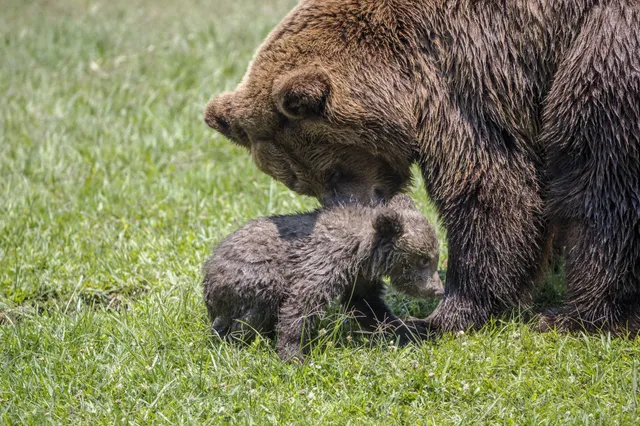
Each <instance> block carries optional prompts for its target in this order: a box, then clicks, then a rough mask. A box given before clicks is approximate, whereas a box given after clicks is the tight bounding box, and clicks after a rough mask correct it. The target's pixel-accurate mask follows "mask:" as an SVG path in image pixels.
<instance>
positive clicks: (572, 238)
mask: <svg viewBox="0 0 640 426" xmlns="http://www.w3.org/2000/svg"><path fill="white" fill-rule="evenodd" d="M205 114H206V117H205V120H206V122H207V123H208V124H209V125H210V126H211V127H213V128H215V129H217V130H218V131H220V132H221V133H223V134H224V135H226V136H227V137H228V138H229V139H231V140H233V141H234V142H236V143H238V144H240V145H242V146H244V147H245V148H247V149H248V150H249V152H250V153H251V156H252V157H253V160H254V162H255V163H256V164H257V166H258V167H259V168H260V169H261V170H263V171H264V172H266V173H268V174H269V175H271V176H273V177H274V178H275V179H277V180H279V181H281V182H283V183H285V184H286V185H288V186H289V187H290V188H291V189H292V190H294V191H296V192H299V193H302V194H308V195H313V196H316V197H318V198H319V199H321V200H324V201H327V200H330V199H331V198H332V197H334V196H344V195H349V196H353V197H356V198H358V199H360V200H364V201H367V200H369V199H372V198H373V199H387V198H389V197H390V196H391V195H392V194H394V193H396V192H398V191H401V190H402V189H403V188H404V186H405V185H406V183H407V182H408V180H409V179H410V170H409V169H410V165H411V164H412V163H413V162H418V164H419V165H420V167H421V170H422V174H423V178H424V180H425V183H426V187H427V191H428V193H429V196H430V197H431V200H433V202H434V203H435V205H436V206H437V208H438V210H439V212H440V214H441V217H442V220H443V224H444V226H445V227H446V229H447V231H448V235H449V250H450V251H449V268H448V271H447V281H446V284H447V286H446V295H445V298H444V299H443V300H442V302H441V303H440V306H438V308H437V309H436V311H435V312H434V313H433V314H432V315H431V316H430V317H429V318H428V322H429V324H430V326H431V327H433V328H436V329H442V330H457V329H466V328H469V327H472V326H475V327H477V326H480V325H482V324H483V323H484V322H485V321H486V320H487V319H488V318H489V316H490V315H492V314H496V313H500V312H501V311H503V310H504V309H507V308H511V307H514V306H517V305H519V304H520V303H522V302H523V301H524V302H526V300H527V294H528V293H529V291H530V289H531V288H532V286H533V285H534V283H535V282H536V280H537V279H538V277H539V275H540V272H541V270H542V268H543V266H544V263H545V262H544V261H545V257H546V252H547V248H548V246H549V240H550V238H551V235H552V232H550V231H549V230H550V229H553V228H558V227H559V228H560V230H561V231H562V232H560V234H561V235H564V242H563V244H564V246H565V248H566V250H565V253H566V259H565V260H566V272H567V277H566V280H567V285H568V297H567V301H566V305H565V306H564V308H563V309H562V310H560V311H559V312H558V313H557V314H556V315H554V316H552V317H549V318H547V321H548V322H547V323H549V322H550V323H551V324H555V325H557V326H558V327H560V328H573V327H575V326H576V325H577V326H579V327H585V328H587V329H591V330H593V329H596V328H604V329H609V330H613V331H615V332H624V330H626V329H627V328H628V329H630V331H631V332H632V333H634V334H637V332H638V329H639V328H640V3H638V1H637V0H599V1H596V0H303V1H301V2H300V4H299V5H298V6H297V7H296V8H295V9H294V10H293V11H292V12H291V13H290V14H289V15H288V16H287V17H286V18H285V19H284V21H283V22H282V23H281V24H280V25H279V26H278V27H277V28H276V29H275V30H274V31H273V32H272V33H271V34H270V35H269V37H268V38H267V40H266V41H265V43H264V44H263V45H262V46H261V47H260V49H259V51H258V53H257V55H256V57H255V59H254V61H253V62H252V64H251V66H250V67H249V70H248V72H247V75H246V76H245V78H244V80H243V81H242V82H241V83H240V85H239V86H238V88H237V89H236V91H234V92H232V93H225V94H222V95H220V96H218V97H217V98H215V99H213V100H212V101H211V102H210V103H209V104H208V105H207V108H206V113H205Z"/></svg>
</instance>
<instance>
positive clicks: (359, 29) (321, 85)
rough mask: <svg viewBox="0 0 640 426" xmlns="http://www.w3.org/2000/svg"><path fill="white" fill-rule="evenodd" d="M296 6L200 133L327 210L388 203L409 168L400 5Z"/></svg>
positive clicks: (408, 65) (410, 119) (322, 1)
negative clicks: (210, 134)
mask: <svg viewBox="0 0 640 426" xmlns="http://www.w3.org/2000/svg"><path fill="white" fill-rule="evenodd" d="M365 3H368V4H369V6H363V4H362V2H357V1H349V0H303V1H302V2H301V3H300V4H299V5H298V7H296V8H295V9H294V10H293V11H292V12H291V13H290V14H289V15H288V16H287V17H286V18H285V19H284V20H283V21H282V22H281V23H280V25H279V26H278V27H277V28H276V29H275V30H273V31H272V33H271V34H270V35H269V36H268V38H267V39H266V41H265V42H264V43H263V44H262V46H261V47H260V48H259V50H258V52H257V54H256V55H255V57H254V59H253V61H252V63H251V64H250V66H249V70H248V71H247V73H246V75H245V77H244V79H243V80H242V82H241V83H240V84H239V85H238V87H237V88H236V90H235V91H233V92H228V93H223V94H220V95H219V96H217V97H216V98H214V99H213V100H211V101H210V102H209V104H208V105H207V107H206V111H205V121H206V123H207V124H208V125H209V126H210V127H212V128H214V129H216V130H217V131H219V132H220V133H222V134H223V135H225V136H226V137H227V138H229V139H230V140H232V141H233V142H235V143H237V144H238V145H240V146H242V147H244V148H246V149H247V150H248V151H249V152H250V154H251V156H252V158H253V161H254V162H255V164H256V165H257V166H258V168H260V170H262V171H263V172H265V173H267V174H269V175H270V176H272V177H273V178H275V179H277V180H278V181H280V182H282V183H284V184H285V185H287V186H288V187H289V188H290V189H292V190H293V191H295V192H298V193H300V194H305V195H310V196H313V197H316V198H318V199H319V200H320V201H321V202H323V203H327V202H330V201H331V200H332V199H335V198H343V197H352V198H355V199H357V200H358V201H361V202H370V201H380V200H384V199H389V198H390V197H391V196H392V195H394V194H395V193H397V192H399V191H401V190H403V189H404V188H405V187H406V185H407V183H408V182H409V181H410V176H411V173H410V166H411V164H412V162H413V161H414V160H415V159H416V146H417V144H416V128H417V125H418V123H417V121H418V120H419V119H418V118H417V114H416V106H415V105H414V102H415V101H414V98H415V96H413V95H414V94H413V93H412V91H413V90H414V89H412V84H413V82H412V78H411V76H412V75H415V73H414V72H415V68H416V66H417V65H416V64H415V63H414V59H413V58H415V57H416V55H415V53H414V52H412V51H413V50H415V49H417V48H418V47H417V46H415V43H414V42H413V40H416V39H417V37H416V35H415V33H414V31H415V28H414V27H413V26H412V25H411V24H410V21H409V20H403V19H402V16H404V15H403V14H402V13H401V12H402V11H401V10H399V8H400V7H401V6H402V4H403V3H404V4H406V2H397V1H394V0H379V1H376V2H365Z"/></svg>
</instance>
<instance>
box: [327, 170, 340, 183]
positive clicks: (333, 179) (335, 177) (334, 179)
mask: <svg viewBox="0 0 640 426" xmlns="http://www.w3.org/2000/svg"><path fill="white" fill-rule="evenodd" d="M341 179H342V172H341V171H340V170H334V171H333V172H332V173H331V174H330V175H329V185H337V184H338V182H340V180H341Z"/></svg>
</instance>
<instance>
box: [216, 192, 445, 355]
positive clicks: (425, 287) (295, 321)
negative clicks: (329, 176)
mask: <svg viewBox="0 0 640 426" xmlns="http://www.w3.org/2000/svg"><path fill="white" fill-rule="evenodd" d="M438 255H439V242H438V239H437V237H436V232H435V230H434V228H433V226H431V224H430V223H429V222H428V221H427V219H426V218H425V217H424V216H423V215H422V214H421V213H420V212H419V211H418V209H417V207H416V206H415V204H414V203H413V201H412V200H411V199H410V198H409V197H408V196H406V195H403V194H400V195H397V196H395V197H394V198H392V199H391V200H390V201H389V203H388V204H387V205H386V206H382V205H380V206H364V205H358V204H349V203H347V204H336V205H333V206H329V207H323V208H319V209H317V210H315V211H313V212H310V213H304V214H295V215H285V216H273V217H264V218H259V219H257V220H253V221H251V222H249V223H248V224H247V225H245V226H244V227H242V228H241V229H239V230H237V231H235V232H233V233H232V234H231V235H230V236H229V237H227V238H226V239H225V240H224V241H222V242H220V243H219V244H218V246H217V247H216V249H215V251H214V254H213V255H212V256H211V257H210V258H209V259H208V260H207V261H206V262H205V265H204V300H205V303H206V305H207V309H208V312H209V317H210V318H211V320H212V321H213V325H212V330H213V331H215V333H216V334H218V335H219V336H221V337H225V338H229V337H232V336H236V337H240V338H242V339H245V340H246V339H248V338H251V337H253V336H254V334H255V333H256V332H262V333H272V332H277V335H278V339H277V344H276V348H277V352H278V355H279V356H280V358H281V359H283V360H292V359H297V360H302V359H303V358H304V355H303V353H304V351H305V350H306V349H307V343H308V341H309V338H310V334H311V332H312V331H313V328H314V324H315V320H316V319H317V318H318V317H319V315H320V314H322V313H323V312H324V310H325V309H326V308H327V306H328V305H329V304H330V303H331V302H332V301H334V300H336V299H337V298H338V297H341V301H342V303H343V304H344V305H345V306H346V307H347V309H348V310H350V311H356V313H357V320H358V322H359V323H360V325H361V326H362V327H363V328H365V329H367V330H370V331H373V330H375V329H376V327H378V326H379V325H380V323H385V324H387V325H390V326H392V327H393V328H394V329H395V331H396V332H397V333H398V334H399V336H400V338H401V340H405V341H406V340H407V339H409V338H410V337H411V336H412V333H414V332H416V329H414V328H412V327H411V326H410V325H408V324H411V323H404V322H402V321H400V320H398V319H397V318H396V317H395V316H394V315H393V313H392V312H391V310H390V309H389V307H388V306H387V304H386V303H385V302H384V299H383V297H384V282H383V281H382V277H385V276H388V277H389V278H390V282H391V285H392V286H393V287H394V288H395V289H397V290H398V291H400V292H402V293H405V294H407V295H409V296H413V297H419V298H430V297H436V296H440V295H442V293H443V286H442V282H441V281H440V277H439V276H438V271H437V267H438V257H439V256H438Z"/></svg>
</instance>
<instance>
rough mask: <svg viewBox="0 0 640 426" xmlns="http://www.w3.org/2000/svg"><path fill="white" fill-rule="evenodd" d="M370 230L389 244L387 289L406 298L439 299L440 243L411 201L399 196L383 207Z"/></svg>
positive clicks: (382, 241) (442, 289) (441, 287)
mask: <svg viewBox="0 0 640 426" xmlns="http://www.w3.org/2000/svg"><path fill="white" fill-rule="evenodd" d="M373 226H374V228H375V230H376V233H377V235H378V236H379V238H380V242H381V243H382V244H390V246H391V247H392V248H391V250H392V255H391V256H390V258H391V259H392V260H391V263H392V267H391V270H390V272H389V278H390V280H391V285H392V286H393V287H394V288H396V289H397V290H398V291H401V292H402V293H405V294H407V295H409V296H413V297H419V298H429V297H436V296H442V294H443V293H444V288H443V286H442V281H441V280H440V276H439V275H438V258H439V251H440V243H439V242H438V237H437V236H436V231H435V229H434V227H433V226H432V225H431V224H430V223H429V221H427V219H426V218H425V217H424V216H423V215H422V214H421V213H420V211H419V210H418V209H417V207H416V205H415V204H414V203H413V201H412V200H411V198H409V197H408V196H407V195H404V194H400V195H397V196H395V197H393V198H392V199H391V201H390V202H389V204H388V206H387V207H381V208H379V213H378V214H377V215H376V217H375V218H374V221H373Z"/></svg>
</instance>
